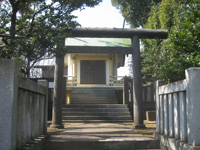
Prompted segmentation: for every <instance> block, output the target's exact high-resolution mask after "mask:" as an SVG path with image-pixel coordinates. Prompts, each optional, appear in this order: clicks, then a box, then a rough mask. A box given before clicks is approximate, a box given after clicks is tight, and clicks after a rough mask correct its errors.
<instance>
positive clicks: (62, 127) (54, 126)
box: [50, 124, 64, 129]
mask: <svg viewBox="0 0 200 150" xmlns="http://www.w3.org/2000/svg"><path fill="white" fill-rule="evenodd" d="M50 128H57V129H64V126H63V125H59V124H51V125H50Z"/></svg>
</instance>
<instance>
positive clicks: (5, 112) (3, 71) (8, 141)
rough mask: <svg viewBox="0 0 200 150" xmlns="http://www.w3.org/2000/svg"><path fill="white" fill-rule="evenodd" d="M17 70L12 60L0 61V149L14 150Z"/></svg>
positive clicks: (15, 63) (17, 67)
mask: <svg viewBox="0 0 200 150" xmlns="http://www.w3.org/2000/svg"><path fill="white" fill-rule="evenodd" d="M18 70H19V66H18V64H17V62H16V61H14V60H7V59H0V97H1V100H0V110H1V113H0V122H1V123H0V135H1V136H0V148H1V149H2V150H14V149H16V121H17V120H16V114H17V113H16V112H17V98H18V74H19V73H18Z"/></svg>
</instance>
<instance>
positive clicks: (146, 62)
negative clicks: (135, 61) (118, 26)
mask: <svg viewBox="0 0 200 150" xmlns="http://www.w3.org/2000/svg"><path fill="white" fill-rule="evenodd" d="M199 10H200V2H199V1H198V0H193V1H191V2H190V3H188V2H187V1H182V2H180V1H176V0H163V1H162V3H161V4H160V5H156V6H153V7H152V9H151V13H150V16H149V18H148V21H147V24H146V25H145V26H144V27H145V28H152V29H157V28H166V29H168V31H169V37H168V39H167V40H143V44H144V50H143V52H142V65H143V69H142V72H143V75H144V79H145V80H144V83H146V84H147V83H151V82H154V81H155V80H158V79H159V80H165V81H166V82H174V81H177V80H181V79H184V78H185V73H184V71H185V69H187V68H189V67H199V66H200V57H199V56H200V51H199V49H200V48H199V47H200V39H199V37H200V13H199Z"/></svg>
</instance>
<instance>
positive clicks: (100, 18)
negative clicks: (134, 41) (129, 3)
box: [73, 0, 128, 28]
mask: <svg viewBox="0 0 200 150" xmlns="http://www.w3.org/2000/svg"><path fill="white" fill-rule="evenodd" d="M73 14H74V15H75V16H78V18H77V21H78V22H79V23H80V24H81V26H82V27H101V28H103V27H106V28H122V27H123V22H124V18H123V17H122V15H121V14H120V10H119V9H116V8H115V7H113V6H112V4H111V0H103V1H102V2H101V3H100V4H99V5H97V6H95V7H93V8H91V7H87V8H86V9H84V10H82V11H75V12H74V13H73ZM125 27H128V26H125Z"/></svg>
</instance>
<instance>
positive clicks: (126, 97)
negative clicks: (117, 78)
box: [123, 76, 129, 105]
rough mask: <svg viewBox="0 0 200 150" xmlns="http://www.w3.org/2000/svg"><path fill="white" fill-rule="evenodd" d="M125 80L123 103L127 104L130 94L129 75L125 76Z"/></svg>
mask: <svg viewBox="0 0 200 150" xmlns="http://www.w3.org/2000/svg"><path fill="white" fill-rule="evenodd" d="M123 80H124V87H123V105H126V104H128V103H129V98H128V97H129V94H128V91H129V87H128V77H127V76H125V77H124V78H123Z"/></svg>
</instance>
